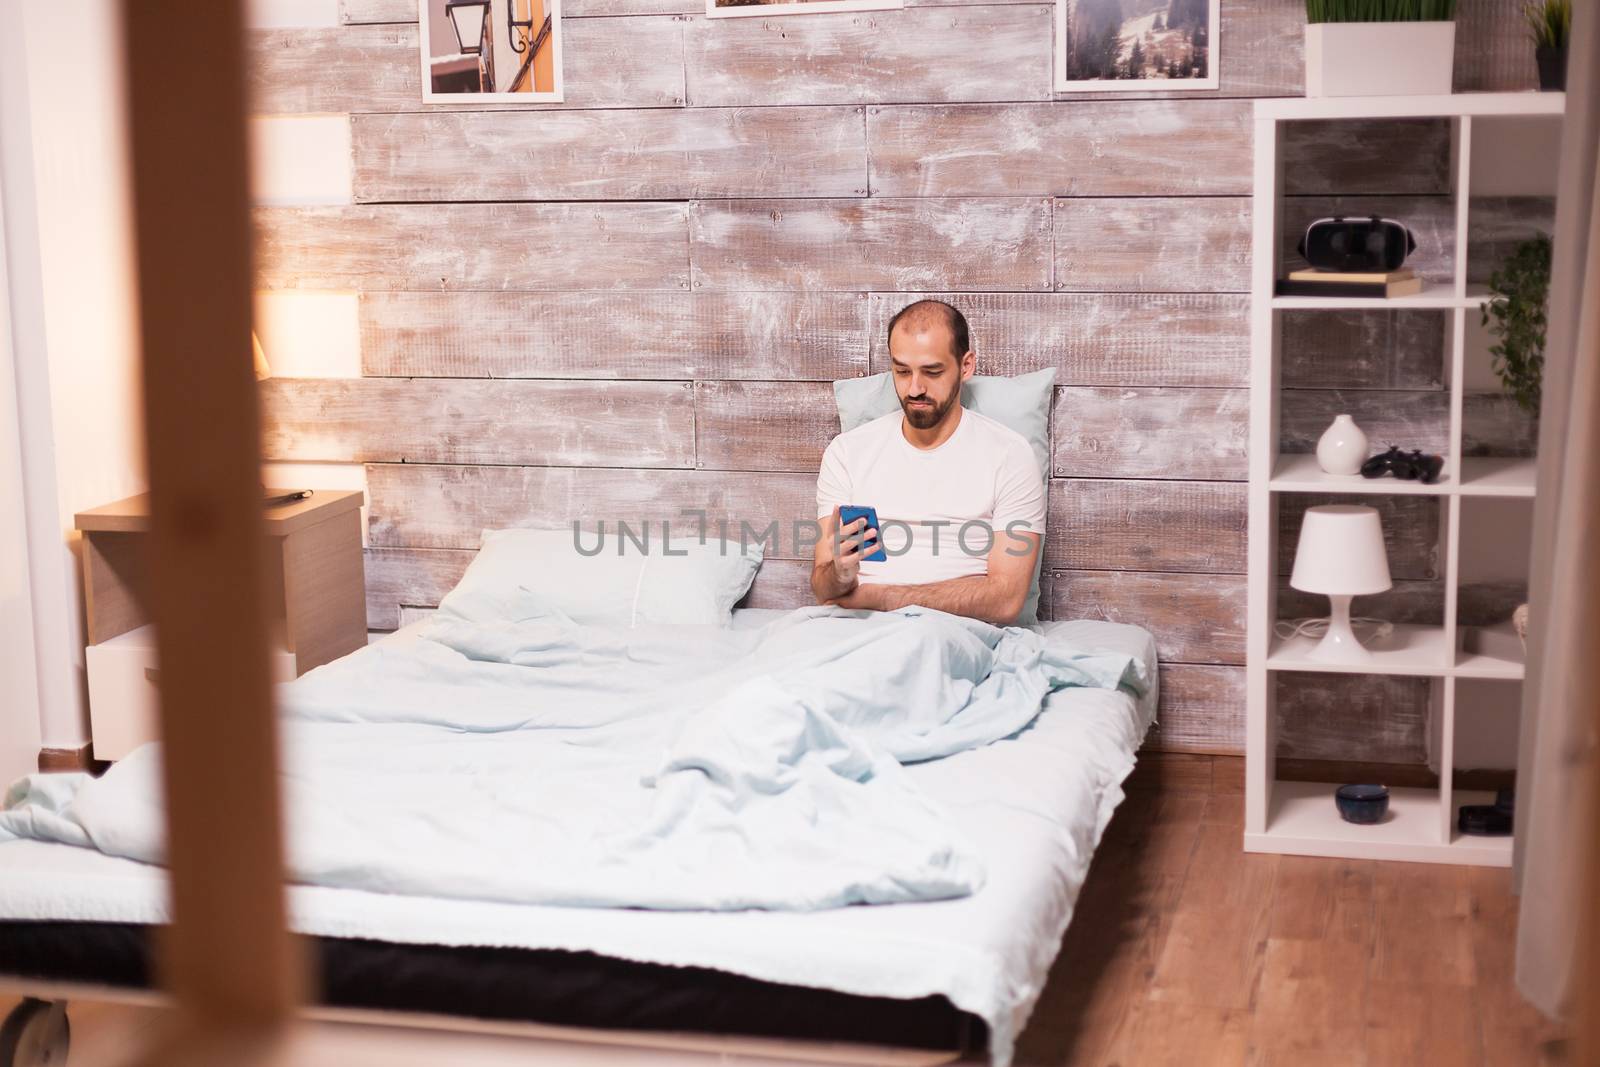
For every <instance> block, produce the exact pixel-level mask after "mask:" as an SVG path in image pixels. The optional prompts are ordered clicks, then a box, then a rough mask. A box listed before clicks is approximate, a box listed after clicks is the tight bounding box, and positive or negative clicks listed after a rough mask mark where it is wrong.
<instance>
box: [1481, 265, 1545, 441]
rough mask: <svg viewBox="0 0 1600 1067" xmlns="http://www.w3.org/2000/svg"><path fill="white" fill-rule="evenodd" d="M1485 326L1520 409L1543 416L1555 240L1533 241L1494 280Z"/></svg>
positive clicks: (1497, 364) (1496, 368)
mask: <svg viewBox="0 0 1600 1067" xmlns="http://www.w3.org/2000/svg"><path fill="white" fill-rule="evenodd" d="M1489 292H1490V293H1491V294H1492V296H1491V298H1490V299H1489V301H1488V302H1487V303H1486V304H1484V305H1483V319H1482V324H1483V325H1485V326H1488V327H1489V332H1490V333H1491V334H1493V335H1494V336H1495V338H1497V340H1496V342H1495V344H1493V345H1491V346H1490V347H1489V354H1490V356H1492V357H1493V359H1494V363H1493V366H1494V372H1495V373H1496V374H1497V375H1499V376H1500V382H1501V384H1503V385H1504V386H1505V389H1506V392H1508V393H1510V394H1511V395H1512V397H1513V398H1514V399H1515V400H1516V402H1517V406H1518V407H1520V408H1522V410H1524V411H1528V412H1531V413H1533V414H1535V415H1537V414H1538V413H1539V396H1540V383H1541V381H1542V380H1543V379H1544V332H1545V303H1546V301H1547V300H1548V298H1549V296H1550V238H1549V236H1548V235H1547V234H1542V233H1541V234H1539V235H1538V236H1536V237H1531V238H1529V239H1528V240H1526V241H1523V242H1522V243H1521V244H1519V245H1517V246H1516V247H1515V248H1513V249H1512V250H1511V254H1510V255H1508V256H1506V258H1505V259H1504V260H1502V261H1501V263H1500V266H1499V268H1498V269H1496V270H1495V272H1494V273H1493V274H1491V275H1489Z"/></svg>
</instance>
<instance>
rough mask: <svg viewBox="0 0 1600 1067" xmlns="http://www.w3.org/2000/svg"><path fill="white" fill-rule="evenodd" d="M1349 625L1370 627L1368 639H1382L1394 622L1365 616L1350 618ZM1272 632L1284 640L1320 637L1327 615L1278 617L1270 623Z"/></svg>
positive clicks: (1390, 631)
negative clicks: (1312, 617) (1303, 617)
mask: <svg viewBox="0 0 1600 1067" xmlns="http://www.w3.org/2000/svg"><path fill="white" fill-rule="evenodd" d="M1350 626H1351V628H1352V629H1356V630H1359V629H1361V628H1363V627H1366V628H1368V629H1370V630H1371V631H1372V632H1371V633H1370V634H1367V635H1366V636H1367V638H1368V640H1382V639H1383V638H1385V637H1388V636H1389V635H1390V634H1392V633H1394V623H1392V622H1388V621H1386V620H1384V619H1373V618H1369V617H1367V616H1361V617H1358V618H1352V619H1351V620H1350ZM1272 632H1273V633H1275V634H1277V635H1278V636H1279V637H1281V638H1284V639H1285V640H1287V639H1289V638H1291V637H1321V636H1323V635H1324V634H1326V633H1327V632H1328V617H1327V616H1326V615H1324V616H1322V617H1320V618H1315V619H1279V620H1278V621H1277V622H1275V623H1273V624H1272Z"/></svg>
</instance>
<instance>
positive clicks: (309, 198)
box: [0, 0, 365, 780]
mask: <svg viewBox="0 0 1600 1067" xmlns="http://www.w3.org/2000/svg"><path fill="white" fill-rule="evenodd" d="M247 10H248V16H249V18H250V20H251V23H252V25H254V26H257V27H286V26H328V25H335V24H336V23H337V21H338V3H337V0H250V2H249V4H248V8H247ZM5 14H6V20H7V31H6V32H5V33H3V34H0V190H3V196H0V248H3V250H4V253H5V256H4V263H3V264H0V265H3V266H5V267H6V268H8V270H7V273H6V276H5V281H4V284H5V291H4V293H3V294H0V296H3V297H4V300H3V301H0V453H3V455H0V505H3V506H4V508H5V515H4V516H3V517H0V670H3V671H4V675H3V680H0V701H3V702H4V705H5V706H4V708H0V780H9V778H10V777H12V776H13V775H14V774H16V773H20V771H21V770H26V769H28V768H29V767H31V766H32V765H33V762H34V760H35V759H36V757H37V752H38V749H39V748H40V747H41V746H43V747H48V748H64V749H73V748H77V747H79V746H81V745H83V744H84V743H86V742H87V741H88V739H89V732H88V709H87V695H86V687H85V680H84V673H83V670H84V668H83V645H84V640H85V628H84V616H83V594H82V577H81V566H80V559H79V539H78V536H77V534H76V532H75V531H74V530H73V515H74V514H75V513H76V512H78V511H81V510H83V509H85V508H89V507H93V506H96V505H99V504H104V503H108V502H110V501H113V500H117V499H119V498H121V497H125V496H129V495H131V494H133V493H137V492H142V491H143V490H144V489H145V487H146V485H147V483H146V481H145V477H144V461H143V456H142V447H143V446H142V433H141V427H140V404H139V383H138V377H137V376H138V361H137V351H138V348H137V321H138V320H137V288H136V281H135V274H134V269H133V245H132V239H131V214H130V209H131V204H130V202H129V184H128V172H127V161H126V155H127V146H126V118H125V116H126V102H125V99H124V90H123V84H122V82H123V77H122V63H121V59H122V55H121V41H120V38H119V35H118V32H117V20H116V19H115V18H114V17H109V16H113V15H114V11H112V10H111V5H109V4H107V3H106V2H105V0H52V2H50V3H27V4H18V5H7V10H6V12H5ZM84 26H94V27H96V29H95V32H94V33H91V34H84V33H83V32H82V31H83V27H84ZM64 40H70V41H73V42H75V44H74V49H75V52H74V62H72V63H70V64H67V63H62V62H60V60H59V57H60V55H61V52H60V47H59V42H61V41H64ZM252 134H253V137H252V140H253V143H254V145H255V148H256V156H257V167H256V172H255V185H256V199H257V201H258V202H259V203H264V204H323V203H347V202H349V200H350V159H349V156H350V133H349V117H348V116H343V115H338V116H283V117H273V118H270V119H257V120H254V121H253V122H252ZM7 309H9V314H5V312H6V311H7ZM257 325H258V331H259V333H260V335H261V339H262V342H263V345H264V346H265V348H266V350H267V353H268V359H269V360H270V361H271V362H272V364H273V369H274V372H275V373H276V374H278V375H293V376H302V377H316V376H324V377H347V376H355V375H358V374H359V373H360V356H359V348H358V342H357V337H356V305H355V297H354V294H325V293H305V294H289V293H285V294H266V295H264V296H263V297H262V299H261V301H260V302H259V307H258V324H257ZM241 358H246V357H244V356H243V355H241ZM264 478H265V480H266V481H268V482H273V483H276V484H300V485H305V486H307V487H313V488H334V487H339V488H364V487H365V475H364V471H363V470H362V468H361V467H360V466H359V465H353V464H328V465H305V464H302V465H296V466H276V467H269V468H268V470H267V471H265V472H264ZM24 668H26V669H24Z"/></svg>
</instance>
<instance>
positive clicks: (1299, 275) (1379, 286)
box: [1278, 267, 1422, 297]
mask: <svg viewBox="0 0 1600 1067" xmlns="http://www.w3.org/2000/svg"><path fill="white" fill-rule="evenodd" d="M1420 292H1422V279H1421V278H1419V277H1417V276H1416V273H1415V272H1413V271H1412V270H1411V269H1410V268H1409V267H1402V268H1401V269H1399V270H1390V271H1378V272H1376V273H1372V274H1345V273H1343V272H1341V271H1332V270H1294V271H1290V272H1289V276H1288V277H1287V278H1284V279H1281V280H1280V281H1279V282H1278V295H1279V296H1385V297H1387V296H1415V295H1416V294H1417V293H1420Z"/></svg>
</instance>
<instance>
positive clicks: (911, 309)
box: [886, 300, 972, 364]
mask: <svg viewBox="0 0 1600 1067" xmlns="http://www.w3.org/2000/svg"><path fill="white" fill-rule="evenodd" d="M941 329H942V330H944V331H947V332H948V333H949V335H950V355H951V358H953V359H954V360H955V361H956V363H957V364H960V362H961V357H962V356H965V355H966V354H967V350H968V349H970V348H971V347H972V338H971V335H970V333H969V332H968V330H967V317H966V316H965V315H963V314H961V312H959V311H957V310H956V309H955V308H953V307H951V306H950V305H949V304H946V303H945V302H944V301H943V300H918V301H917V302H916V303H914V304H907V305H906V306H905V307H903V308H901V309H900V310H899V311H897V312H895V315H894V318H892V319H890V320H889V335H888V337H887V339H886V340H887V341H888V344H889V351H890V352H891V353H893V351H894V335H895V332H896V331H897V330H903V331H905V332H906V333H908V334H919V333H927V332H929V331H930V330H941Z"/></svg>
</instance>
